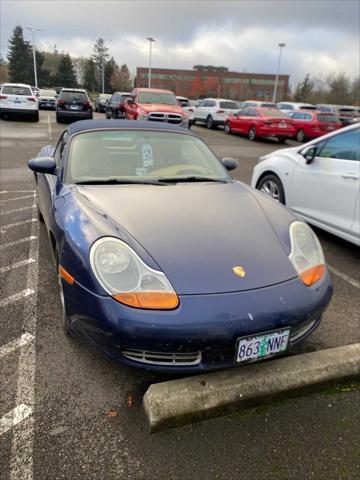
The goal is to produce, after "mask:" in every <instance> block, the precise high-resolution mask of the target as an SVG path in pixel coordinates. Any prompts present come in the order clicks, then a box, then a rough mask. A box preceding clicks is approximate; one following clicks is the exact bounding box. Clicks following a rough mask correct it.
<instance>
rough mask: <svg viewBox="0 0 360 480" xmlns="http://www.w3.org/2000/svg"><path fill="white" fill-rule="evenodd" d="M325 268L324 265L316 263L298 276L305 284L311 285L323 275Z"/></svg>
mask: <svg viewBox="0 0 360 480" xmlns="http://www.w3.org/2000/svg"><path fill="white" fill-rule="evenodd" d="M325 270H326V267H325V265H316V267H311V268H308V269H307V270H305V271H304V272H302V273H301V274H300V278H301V280H302V281H303V283H305V285H306V286H308V287H311V285H314V283H316V282H318V281H319V280H320V279H321V278H322V277H323V276H324V274H325Z"/></svg>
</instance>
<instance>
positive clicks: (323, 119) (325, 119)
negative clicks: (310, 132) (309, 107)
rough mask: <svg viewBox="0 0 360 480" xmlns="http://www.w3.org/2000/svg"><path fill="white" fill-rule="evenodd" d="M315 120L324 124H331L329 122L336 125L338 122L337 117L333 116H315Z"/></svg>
mask: <svg viewBox="0 0 360 480" xmlns="http://www.w3.org/2000/svg"><path fill="white" fill-rule="evenodd" d="M317 119H318V120H319V122H324V123H331V122H336V123H338V122H339V119H338V118H337V117H335V115H324V114H321V115H318V116H317Z"/></svg>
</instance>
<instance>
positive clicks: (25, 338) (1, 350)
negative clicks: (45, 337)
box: [0, 333, 35, 358]
mask: <svg viewBox="0 0 360 480" xmlns="http://www.w3.org/2000/svg"><path fill="white" fill-rule="evenodd" d="M34 338H35V337H34V335H31V334H30V333H23V334H22V335H21V337H19V338H16V339H15V340H12V341H11V342H9V343H7V344H6V345H2V346H1V347H0V358H2V357H5V356H6V355H9V353H12V352H14V351H15V350H17V349H18V348H20V347H23V346H24V345H26V344H27V343H29V342H31V340H34Z"/></svg>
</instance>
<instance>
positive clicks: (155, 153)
mask: <svg viewBox="0 0 360 480" xmlns="http://www.w3.org/2000/svg"><path fill="white" fill-rule="evenodd" d="M202 178H204V179H206V180H207V181H209V180H210V181H219V182H221V181H222V182H223V181H229V180H231V177H230V176H229V174H228V173H227V171H226V170H225V168H224V167H223V165H222V164H221V163H220V162H219V160H218V159H217V158H216V157H215V155H214V154H213V153H212V151H211V150H210V149H209V148H208V147H207V145H206V144H205V143H204V142H203V141H202V140H200V139H199V138H197V137H195V136H192V135H188V134H182V133H170V132H159V131H157V132H156V131H143V130H142V131H140V130H137V131H135V130H134V131H132V130H104V131H96V132H86V133H81V134H78V135H77V136H75V138H73V140H72V141H71V145H70V151H69V159H68V162H67V168H66V174H65V182H66V183H86V182H89V183H94V182H96V181H98V182H99V183H101V182H103V183H106V181H107V180H109V183H111V181H114V180H118V181H119V183H120V182H121V183H126V181H129V183H142V182H143V183H147V182H151V181H152V182H154V181H163V180H164V181H167V180H171V181H182V180H183V181H201V179H202ZM135 181H136V182H135ZM204 181H205V180H204Z"/></svg>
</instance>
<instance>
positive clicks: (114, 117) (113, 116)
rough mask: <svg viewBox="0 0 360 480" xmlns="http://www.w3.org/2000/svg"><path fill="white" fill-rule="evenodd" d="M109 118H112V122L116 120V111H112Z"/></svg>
mask: <svg viewBox="0 0 360 480" xmlns="http://www.w3.org/2000/svg"><path fill="white" fill-rule="evenodd" d="M111 118H113V119H114V120H116V119H117V115H116V111H115V110H113V112H112V115H111Z"/></svg>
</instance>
